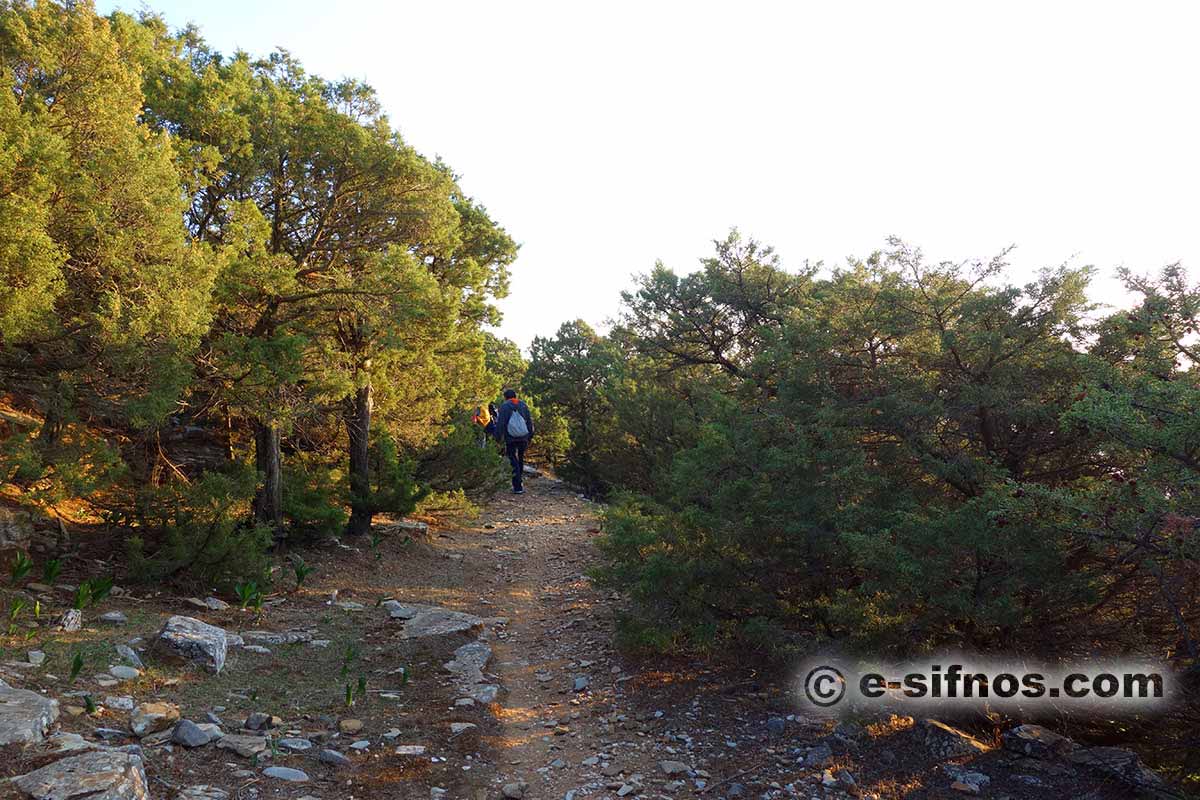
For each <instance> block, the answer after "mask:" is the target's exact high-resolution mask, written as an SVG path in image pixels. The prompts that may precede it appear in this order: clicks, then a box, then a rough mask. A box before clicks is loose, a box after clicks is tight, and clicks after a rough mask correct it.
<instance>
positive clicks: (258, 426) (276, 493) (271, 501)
mask: <svg viewBox="0 0 1200 800" xmlns="http://www.w3.org/2000/svg"><path fill="white" fill-rule="evenodd" d="M254 461H255V466H256V467H257V468H258V471H259V473H260V474H261V475H262V478H263V485H262V488H261V489H259V491H258V495H257V496H256V497H255V498H254V518H255V519H256V520H258V522H259V523H261V524H264V525H270V526H271V527H272V528H274V530H275V535H276V536H279V535H280V534H282V533H283V474H282V472H283V458H282V456H281V455H280V452H279V428H277V427H276V426H274V425H268V424H266V423H264V422H262V421H260V420H255V422H254Z"/></svg>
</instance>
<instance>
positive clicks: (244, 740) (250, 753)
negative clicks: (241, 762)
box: [217, 733, 267, 758]
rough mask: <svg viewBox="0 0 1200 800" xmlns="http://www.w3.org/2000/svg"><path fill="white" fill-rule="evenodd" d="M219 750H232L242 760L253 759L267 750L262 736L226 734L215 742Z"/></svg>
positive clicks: (265, 741) (264, 738)
mask: <svg viewBox="0 0 1200 800" xmlns="http://www.w3.org/2000/svg"><path fill="white" fill-rule="evenodd" d="M217 747H218V748H220V749H221V750H232V751H233V752H235V753H237V754H238V755H239V756H241V757H242V758H253V757H254V756H256V755H258V754H259V753H262V752H264V751H265V750H266V749H267V740H266V737H263V736H242V735H240V734H236V733H227V734H225V735H224V736H222V737H221V738H220V739H218V740H217Z"/></svg>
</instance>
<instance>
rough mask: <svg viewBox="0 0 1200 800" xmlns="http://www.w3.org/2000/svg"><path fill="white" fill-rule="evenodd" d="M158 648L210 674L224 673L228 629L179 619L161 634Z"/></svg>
mask: <svg viewBox="0 0 1200 800" xmlns="http://www.w3.org/2000/svg"><path fill="white" fill-rule="evenodd" d="M157 646H158V647H159V648H160V649H161V650H164V651H166V652H167V653H169V654H171V655H173V656H175V657H177V658H180V659H183V660H184V661H191V662H192V663H195V664H199V665H200V666H202V667H204V668H205V669H207V670H208V671H209V672H220V671H221V669H222V668H223V667H224V666H225V655H226V653H227V652H228V650H229V639H228V637H227V636H226V633H225V629H224V628H218V627H217V626H216V625H209V624H208V623H207V622H201V621H200V620H198V619H195V618H194V617H181V616H175V617H171V618H170V619H168V620H167V623H166V625H164V626H163V628H162V630H161V631H159V633H158V639H157Z"/></svg>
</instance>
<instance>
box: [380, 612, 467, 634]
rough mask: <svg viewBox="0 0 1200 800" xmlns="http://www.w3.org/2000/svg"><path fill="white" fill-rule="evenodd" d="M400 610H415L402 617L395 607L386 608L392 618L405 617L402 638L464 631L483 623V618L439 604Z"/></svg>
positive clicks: (401, 632)
mask: <svg viewBox="0 0 1200 800" xmlns="http://www.w3.org/2000/svg"><path fill="white" fill-rule="evenodd" d="M400 610H402V613H408V612H409V611H410V610H413V611H415V612H416V613H414V614H413V615H412V616H411V617H402V616H398V614H397V609H395V607H393V608H389V609H388V613H389V614H391V616H392V617H393V618H394V619H395V618H398V619H407V621H406V622H405V623H404V628H403V629H402V630H401V631H400V636H401V638H404V639H417V638H421V637H425V636H447V635H449V634H452V633H466V632H467V631H471V630H474V629H476V628H479V627H481V626H482V625H483V620H482V619H480V618H479V617H476V616H472V615H471V614H464V613H463V612H461V611H451V610H450V609H448V608H442V607H441V606H416V605H414V606H400Z"/></svg>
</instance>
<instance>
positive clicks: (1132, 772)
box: [1069, 747, 1163, 789]
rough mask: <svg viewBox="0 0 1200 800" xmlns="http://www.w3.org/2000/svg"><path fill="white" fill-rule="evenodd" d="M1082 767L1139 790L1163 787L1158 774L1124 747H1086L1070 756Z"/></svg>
mask: <svg viewBox="0 0 1200 800" xmlns="http://www.w3.org/2000/svg"><path fill="white" fill-rule="evenodd" d="M1069 758H1070V760H1071V761H1072V762H1073V763H1075V764H1079V765H1081V766H1085V767H1091V768H1092V769H1094V770H1096V771H1098V772H1101V773H1103V774H1105V775H1108V776H1110V777H1113V778H1116V779H1117V780H1119V781H1121V782H1123V783H1126V784H1128V785H1130V786H1134V787H1136V788H1138V789H1154V788H1157V787H1159V786H1162V783H1163V780H1162V778H1161V777H1159V775H1158V773H1156V772H1155V771H1154V770H1152V769H1150V768H1149V767H1147V766H1146V765H1144V764H1143V763H1142V762H1141V761H1140V760H1138V757H1137V755H1136V754H1134V753H1133V752H1132V751H1130V750H1126V749H1125V748H1123V747H1085V748H1080V749H1078V750H1076V751H1074V752H1073V753H1071V755H1070V756H1069Z"/></svg>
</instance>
